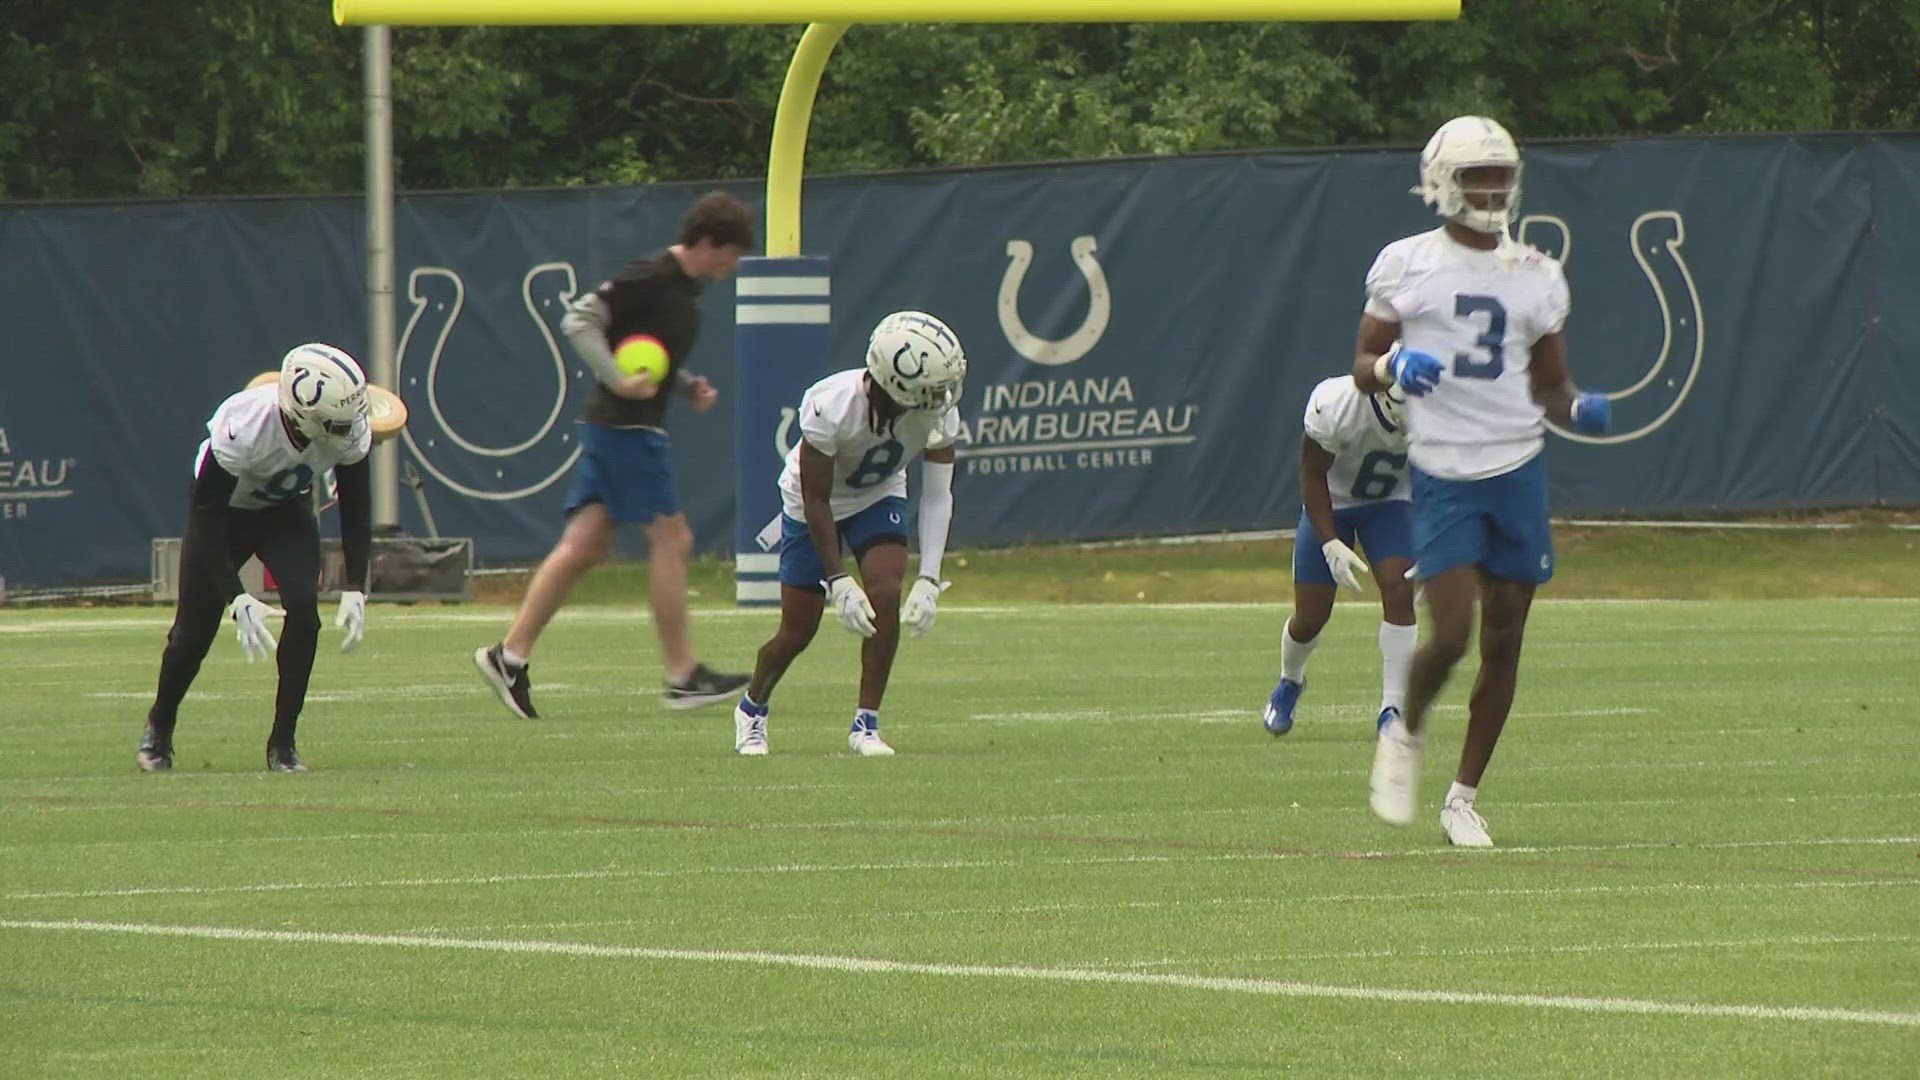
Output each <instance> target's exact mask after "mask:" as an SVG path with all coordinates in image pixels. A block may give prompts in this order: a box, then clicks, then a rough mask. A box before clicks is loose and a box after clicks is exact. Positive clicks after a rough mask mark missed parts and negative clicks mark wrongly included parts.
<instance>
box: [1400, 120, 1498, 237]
mask: <svg viewBox="0 0 1920 1080" xmlns="http://www.w3.org/2000/svg"><path fill="white" fill-rule="evenodd" d="M1487 165H1497V166H1500V167H1502V168H1507V169H1511V170H1513V171H1512V172H1511V173H1510V174H1508V180H1507V183H1506V184H1505V185H1501V186H1495V187H1490V188H1489V187H1481V186H1476V187H1474V188H1473V189H1472V190H1473V191H1474V192H1475V193H1476V194H1479V193H1498V194H1502V195H1505V196H1506V199H1505V205H1504V206H1501V207H1499V208H1498V209H1482V208H1480V207H1476V206H1474V205H1473V204H1472V203H1470V202H1468V201H1467V191H1468V189H1467V188H1466V187H1464V186H1462V184H1461V182H1460V173H1461V172H1462V171H1463V170H1466V169H1472V168H1476V167H1480V166H1487ZM1413 193H1414V194H1415V195H1418V196H1420V197H1421V198H1422V199H1424V200H1426V203H1427V205H1428V206H1431V207H1433V209H1434V212H1435V213H1437V214H1439V215H1440V216H1441V217H1443V218H1446V219H1447V220H1448V221H1451V222H1455V223H1457V224H1460V225H1465V226H1466V227H1467V228H1469V229H1472V230H1473V231H1475V232H1483V233H1501V234H1504V233H1505V232H1506V231H1507V225H1508V224H1509V223H1510V222H1512V221H1513V219H1514V215H1516V214H1517V213H1518V212H1519V210H1520V148H1519V147H1518V146H1516V145H1515V144H1514V141H1513V136H1511V135H1509V134H1507V129H1506V128H1503V127H1501V126H1500V125H1499V124H1498V123H1496V122H1495V121H1493V120H1489V119H1487V118H1486V117H1484V116H1458V117H1455V118H1453V119H1452V120H1449V121H1447V122H1446V123H1444V124H1441V125H1440V130H1438V131H1436V132H1434V133H1433V138H1431V139H1428V140H1427V148H1426V149H1425V150H1422V151H1420V186H1419V187H1417V188H1414V189H1413Z"/></svg>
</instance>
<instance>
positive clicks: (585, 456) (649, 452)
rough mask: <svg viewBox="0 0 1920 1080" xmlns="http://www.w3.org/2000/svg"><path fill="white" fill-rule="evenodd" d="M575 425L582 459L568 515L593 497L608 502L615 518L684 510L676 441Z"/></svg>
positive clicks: (640, 430)
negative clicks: (677, 483) (675, 470)
mask: <svg viewBox="0 0 1920 1080" xmlns="http://www.w3.org/2000/svg"><path fill="white" fill-rule="evenodd" d="M574 431H575V432H576V433H578V435H579V437H580V464H579V467H578V468H576V469H575V470H574V472H573V490H572V491H571V492H570V493H569V494H568V495H567V513H568V514H569V515H571V514H572V513H573V512H574V511H575V510H578V509H580V508H581V507H583V506H585V505H587V504H588V503H592V502H597V503H605V504H606V506H607V512H608V513H609V514H611V515H613V520H615V521H622V522H624V521H637V522H640V523H641V524H645V523H646V522H649V521H652V520H653V519H654V518H656V517H672V516H673V515H675V514H677V513H679V512H680V493H679V490H678V489H676V488H675V487H674V484H673V454H672V443H670V442H669V441H668V440H667V437H666V435H665V434H663V433H661V432H658V431H649V430H647V429H645V428H616V427H608V426H606V425H605V424H588V423H580V424H575V425H574Z"/></svg>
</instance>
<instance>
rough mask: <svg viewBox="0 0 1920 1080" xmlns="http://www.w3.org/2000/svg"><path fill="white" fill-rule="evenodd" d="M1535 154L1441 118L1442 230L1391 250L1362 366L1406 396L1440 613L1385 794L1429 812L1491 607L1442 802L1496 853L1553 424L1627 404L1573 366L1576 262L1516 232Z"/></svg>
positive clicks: (1469, 121)
mask: <svg viewBox="0 0 1920 1080" xmlns="http://www.w3.org/2000/svg"><path fill="white" fill-rule="evenodd" d="M1520 171H1521V162H1520V151H1519V148H1518V147H1517V146H1515V145H1514V141H1513V137H1512V136H1511V135H1509V134H1507V131H1506V129H1505V128H1502V127H1501V126H1500V125H1499V124H1497V123H1495V122H1494V121H1492V120H1489V119H1487V118H1486V117H1483V116H1462V117H1459V118H1457V119H1453V120H1449V121H1447V122H1446V123H1445V124H1443V125H1441V127H1440V129H1439V130H1438V131H1436V132H1434V134H1433V138H1432V139H1430V140H1429V141H1428V142H1427V146H1426V149H1425V150H1423V151H1422V152H1421V154H1420V186H1419V187H1418V188H1416V189H1415V191H1416V192H1417V193H1418V194H1419V195H1421V196H1422V198H1424V199H1425V201H1426V203H1427V204H1428V205H1429V206H1431V207H1432V208H1433V209H1434V211H1435V213H1437V214H1438V215H1439V216H1440V217H1441V218H1442V219H1443V221H1442V224H1441V225H1440V227H1439V228H1437V229H1433V230H1432V231H1429V232H1424V233H1420V234H1418V235H1415V236H1409V237H1406V238H1404V239H1401V240H1396V241H1394V242H1393V243H1391V244H1388V245H1387V246H1386V247H1385V248H1383V249H1381V251H1380V254H1379V256H1378V257H1377V258H1376V259H1375V260H1374V263H1373V267H1372V269H1370V270H1369V271H1368V272H1367V282H1366V287H1367V301H1366V310H1365V313H1364V314H1363V315H1362V316H1361V318H1360V332H1359V341H1358V346H1357V348H1356V353H1357V355H1356V356H1355V358H1354V365H1353V378H1354V382H1355V383H1356V384H1357V385H1358V386H1359V388H1360V389H1361V390H1363V391H1365V392H1367V393H1380V392H1382V391H1385V390H1386V389H1387V388H1388V387H1390V386H1394V385H1398V386H1399V387H1400V388H1401V389H1402V390H1403V391H1405V393H1406V394H1407V395H1408V400H1407V405H1406V413H1407V421H1408V434H1409V440H1410V442H1409V448H1408V455H1409V457H1410V458H1411V461H1412V470H1411V471H1412V483H1413V512H1414V545H1415V555H1416V562H1417V566H1418V570H1417V576H1418V577H1419V579H1420V582H1421V586H1422V588H1423V589H1424V591H1425V594H1426V600H1427V610H1428V620H1427V621H1428V632H1427V641H1426V644H1424V645H1422V646H1421V647H1420V648H1419V649H1418V650H1417V651H1416V652H1415V653H1414V659H1413V668H1412V671H1411V673H1410V677H1409V685H1408V690H1407V701H1406V707H1405V712H1404V714H1403V715H1402V716H1401V717H1400V718H1398V719H1396V720H1394V721H1393V722H1391V723H1389V724H1387V725H1386V726H1385V727H1384V728H1382V729H1381V732H1380V736H1379V741H1378V743H1377V745H1376V747H1375V752H1374V763H1373V774H1372V778H1371V781H1370V788H1371V798H1370V802H1371V805H1372V807H1373V811H1374V813H1375V814H1377V815H1379V816H1380V817H1381V818H1382V819H1384V820H1386V821H1389V822H1391V823H1393V824H1396V825H1405V824H1407V823H1409V822H1411V821H1412V820H1413V817H1414V814H1415V813H1416V812H1417V807H1418V805H1419V802H1418V793H1417V782H1418V780H1419V774H1420V758H1421V753H1422V749H1423V742H1424V739H1423V732H1424V730H1425V727H1426V719H1427V712H1428V709H1429V707H1430V706H1431V705H1432V704H1433V700H1434V697H1435V695H1437V694H1438V693H1439V692H1440V689H1441V687H1442V686H1444V685H1445V684H1446V681H1447V677H1448V675H1449V674H1451V673H1452V671H1453V667H1454V665H1455V664H1457V663H1458V662H1459V661H1460V658H1461V657H1462V656H1464V655H1465V654H1466V651H1467V646H1468V643H1469V641H1470V639H1471V636H1472V633H1473V618H1474V607H1475V605H1476V603H1477V604H1478V605H1479V606H1480V607H1481V608H1482V610H1481V612H1480V674H1479V677H1478V679H1477V680H1476V681H1475V682H1474V686H1473V693H1472V696H1471V697H1470V698H1469V699H1468V703H1467V708H1468V714H1469V718H1468V721H1467V735H1466V744H1465V746H1464V747H1463V748H1462V750H1461V754H1460V767H1459V770H1458V771H1457V772H1456V773H1455V774H1454V782H1453V786H1452V787H1450V788H1449V789H1448V790H1447V795H1446V799H1445V801H1444V803H1443V805H1442V809H1441V811H1440V828H1441V831H1442V833H1443V834H1444V835H1445V836H1446V839H1447V841H1448V842H1449V843H1453V844H1457V845H1460V846H1464V847H1491V846H1492V844H1493V840H1492V837H1491V836H1490V834H1489V833H1488V830H1487V823H1486V819H1485V818H1483V817H1481V816H1480V814H1479V812H1478V811H1477V810H1476V809H1475V808H1474V796H1475V794H1476V792H1477V789H1478V787H1479V785H1480V779H1481V776H1482V774H1483V773H1484V772H1485V770H1486V767H1487V761H1488V760H1489V759H1490V758H1491V757H1492V756H1493V748H1494V744H1495V743H1497V742H1498V741H1499V738H1500V729H1501V727H1502V726H1503V725H1504V724H1505V723H1506V720H1507V713H1508V711H1509V710H1510V709H1511V708H1512V705H1513V693H1514V685H1515V682H1516V680H1517V677H1518V672H1519V665H1520V643H1521V638H1522V636H1523V634H1524V632H1525V630H1526V626H1527V613H1528V610H1529V608H1530V607H1531V605H1532V603H1533V594H1534V590H1535V589H1536V588H1537V587H1538V586H1539V585H1541V584H1543V583H1544V582H1546V581H1547V580H1548V579H1549V578H1551V577H1552V576H1553V540H1552V537H1551V535H1550V533H1549V527H1548V523H1547V465H1546V460H1545V459H1544V458H1543V457H1542V456H1541V453H1542V451H1543V450H1544V449H1545V445H1546V421H1547V420H1552V421H1553V422H1554V423H1557V424H1563V425H1568V426H1571V427H1573V428H1575V429H1577V430H1579V431H1582V432H1586V433H1590V434H1597V433H1600V432H1604V431H1605V430H1606V428H1607V425H1608V421H1609V418H1610V415H1611V408H1612V407H1611V404H1610V402H1609V400H1608V398H1606V397H1605V396H1604V395H1600V394H1589V393H1580V392H1578V391H1576V390H1575V389H1574V386H1573V383H1572V380H1571V377H1570V376H1569V374H1568V371H1567V345H1566V338H1565V336H1564V330H1565V328H1566V322H1567V312H1568V308H1569V300H1568V293H1567V280H1566V277H1565V275H1564V274H1563V273H1562V272H1561V269H1560V264H1559V263H1558V262H1555V261H1554V260H1553V259H1551V258H1549V257H1547V256H1546V255H1543V254H1541V253H1540V252H1538V251H1535V250H1534V249H1532V248H1530V247H1526V246H1524V245H1521V244H1520V243H1518V242H1517V241H1515V240H1513V239H1512V238H1511V237H1509V236H1508V232H1507V230H1508V227H1509V224H1510V223H1511V222H1512V220H1513V217H1514V214H1515V213H1516V212H1517V210H1518V208H1519V205H1520Z"/></svg>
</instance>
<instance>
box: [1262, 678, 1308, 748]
mask: <svg viewBox="0 0 1920 1080" xmlns="http://www.w3.org/2000/svg"><path fill="white" fill-rule="evenodd" d="M1304 689H1306V684H1305V683H1297V682H1294V681H1293V680H1292V679H1281V680H1280V685H1279V686H1276V687H1274V688H1273V696H1272V697H1270V698H1268V699H1267V714H1266V725H1267V734H1269V735H1285V734H1286V733H1287V732H1289V731H1292V730H1293V707H1294V706H1295V705H1298V704H1300V691H1302V690H1304Z"/></svg>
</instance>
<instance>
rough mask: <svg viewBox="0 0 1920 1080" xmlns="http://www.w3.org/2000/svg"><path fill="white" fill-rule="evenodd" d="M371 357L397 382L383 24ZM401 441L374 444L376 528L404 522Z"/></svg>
mask: <svg viewBox="0 0 1920 1080" xmlns="http://www.w3.org/2000/svg"><path fill="white" fill-rule="evenodd" d="M365 61H366V63H365V66H366V91H367V104H366V112H367V148H366V158H367V359H368V360H369V361H370V362H371V363H372V365H373V370H372V371H371V372H369V373H368V374H369V376H370V377H371V378H372V380H373V382H374V383H375V384H377V385H379V386H383V387H386V388H387V389H388V390H392V391H394V392H395V393H399V387H397V386H395V385H394V378H395V376H396V374H397V372H396V371H395V368H396V361H397V357H396V356H395V354H394V329H393V37H392V31H390V30H389V29H388V28H387V27H384V26H369V27H367V34H366V43H365ZM399 447H400V443H399V440H397V439H390V440H388V441H387V442H384V443H382V444H381V445H379V446H376V447H374V448H373V527H374V528H375V529H376V530H380V529H382V528H383V527H387V528H398V527H399V524H400V469H399V460H400V449H399Z"/></svg>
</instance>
